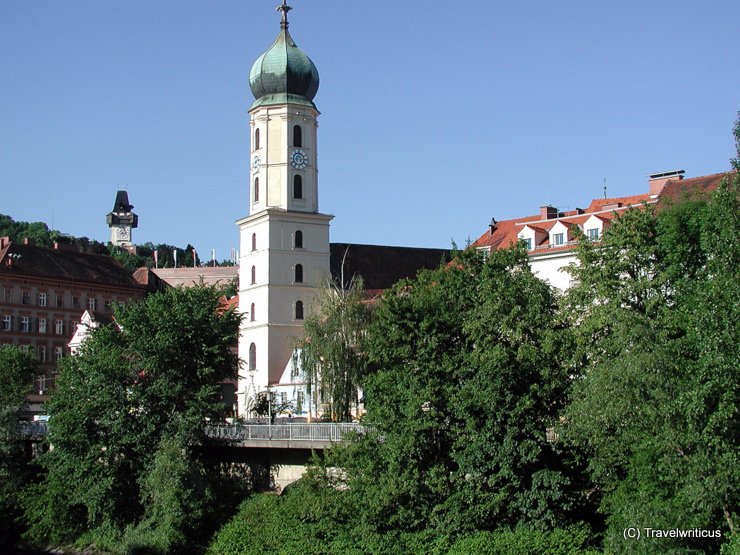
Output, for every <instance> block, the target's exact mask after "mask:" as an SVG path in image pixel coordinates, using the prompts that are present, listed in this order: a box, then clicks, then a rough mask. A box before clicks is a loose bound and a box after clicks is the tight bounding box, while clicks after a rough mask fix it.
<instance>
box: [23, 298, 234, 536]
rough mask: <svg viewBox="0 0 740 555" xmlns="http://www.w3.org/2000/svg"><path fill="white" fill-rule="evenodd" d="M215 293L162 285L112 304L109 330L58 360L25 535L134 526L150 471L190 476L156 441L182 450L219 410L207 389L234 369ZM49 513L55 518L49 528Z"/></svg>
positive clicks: (227, 322)
mask: <svg viewBox="0 0 740 555" xmlns="http://www.w3.org/2000/svg"><path fill="white" fill-rule="evenodd" d="M218 297H219V295H218V292H217V291H215V290H214V289H212V288H205V287H200V288H190V289H168V290H167V291H165V292H163V293H157V294H154V295H151V296H149V297H147V298H146V299H145V300H144V301H141V302H138V303H132V304H128V305H124V306H118V307H117V308H116V312H115V321H116V324H115V325H108V326H101V327H99V328H96V329H95V330H93V331H92V333H91V335H90V337H89V338H88V339H87V340H86V341H85V343H84V344H83V345H82V348H81V351H80V353H79V355H77V356H73V357H68V358H66V359H65V360H64V361H63V363H62V365H61V368H60V374H59V379H58V382H57V385H58V387H57V390H56V391H55V392H54V394H53V395H52V397H51V399H50V401H49V403H48V410H49V415H50V423H51V426H50V436H49V441H50V443H52V444H53V445H54V449H53V450H51V451H50V452H49V453H47V454H45V455H44V456H42V457H41V463H42V465H43V466H44V468H45V469H46V471H47V474H46V477H45V479H44V481H43V482H42V483H41V484H40V485H39V486H38V487H37V488H35V489H34V491H33V493H32V494H31V495H30V496H29V500H28V503H27V518H28V520H29V522H31V523H33V527H32V529H31V534H30V535H31V537H32V538H34V539H36V540H38V541H51V542H54V543H58V542H60V541H68V540H70V539H74V538H75V537H78V536H79V534H80V533H82V532H84V531H86V530H87V531H89V530H94V529H106V528H109V529H110V528H112V529H117V530H122V529H123V528H124V527H126V526H129V525H133V524H135V523H137V522H138V521H140V519H142V517H144V516H145V511H144V506H145V505H146V506H150V505H151V503H149V502H148V501H147V500H148V499H149V500H151V499H155V500H156V497H155V498H152V488H151V487H150V486H146V484H152V483H153V482H152V480H153V479H154V478H151V476H152V475H151V472H153V471H154V470H153V469H157V468H162V466H163V465H165V464H167V463H166V461H172V462H171V464H172V465H173V466H174V468H175V469H176V472H174V474H173V475H174V476H182V477H183V479H186V478H187V479H188V480H189V479H190V478H188V477H189V476H192V474H191V473H190V472H189V471H184V470H181V464H182V461H180V462H178V459H177V458H176V457H175V458H174V459H173V455H172V453H173V452H175V451H174V449H175V448H173V446H172V445H170V444H168V443H166V442H165V443H163V440H164V438H172V440H173V441H176V442H177V445H178V446H181V447H182V448H183V449H184V448H185V447H187V446H189V445H193V444H195V443H198V442H200V441H201V440H202V439H203V437H204V436H203V434H204V425H205V422H206V419H207V418H211V419H219V418H220V417H221V416H222V414H223V412H224V408H225V407H224V406H223V403H222V401H221V399H220V395H219V392H218V388H217V386H216V384H217V382H219V381H221V380H223V379H225V378H227V377H229V376H232V375H233V374H234V373H235V371H236V357H235V356H234V355H233V354H232V352H231V347H232V345H233V344H234V343H235V342H236V338H237V333H238V323H239V318H238V316H237V315H236V314H235V313H234V312H233V311H227V312H220V311H218V310H217V308H218ZM161 449H165V454H164V455H161V456H160V455H159V454H158V453H159V451H160V450H161ZM167 453H169V455H167ZM157 457H159V458H157ZM163 457H164V458H163ZM186 459H187V460H191V459H192V455H190V454H189V455H188V457H187V458H186ZM193 464H195V463H193ZM158 472H159V473H158V474H156V473H155V474H154V476H160V477H161V476H162V471H161V470H160V471H158ZM147 476H150V478H147ZM147 488H148V489H147ZM59 491H65V495H64V496H63V497H61V496H59V495H57V492H59ZM193 491H202V490H198V489H197V488H196V489H195V490H193ZM173 499H176V498H173ZM203 501H204V502H205V498H204V499H203ZM154 506H155V507H157V506H158V505H157V503H154ZM173 510H176V508H173ZM157 511H159V509H157ZM49 513H56V514H57V515H63V518H60V519H59V524H57V523H55V522H50V521H49V519H48V518H47V516H48V514H49ZM157 514H160V513H159V512H157ZM67 515H72V516H71V517H70V519H71V521H72V522H71V523H70V522H65V519H64V517H66V516H67ZM193 517H194V518H195V515H193ZM196 520H197V519H196ZM177 522H180V521H172V520H168V521H166V524H167V525H168V526H174V525H175V524H177ZM177 525H178V526H179V525H182V526H183V527H184V528H182V530H185V531H186V530H192V529H193V528H194V526H195V525H194V523H193V522H192V521H188V523H187V526H185V523H183V522H180V524H177ZM183 533H184V532H183Z"/></svg>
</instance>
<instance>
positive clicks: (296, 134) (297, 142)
mask: <svg viewBox="0 0 740 555" xmlns="http://www.w3.org/2000/svg"><path fill="white" fill-rule="evenodd" d="M293 146H303V130H302V129H301V126H300V125H294V126H293Z"/></svg>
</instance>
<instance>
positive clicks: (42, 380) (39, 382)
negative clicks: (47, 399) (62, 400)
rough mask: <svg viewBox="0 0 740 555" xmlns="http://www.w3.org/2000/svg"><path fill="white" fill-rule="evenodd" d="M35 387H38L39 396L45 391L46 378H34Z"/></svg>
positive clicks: (42, 376) (40, 375) (40, 376)
mask: <svg viewBox="0 0 740 555" xmlns="http://www.w3.org/2000/svg"><path fill="white" fill-rule="evenodd" d="M36 385H38V388H39V394H41V393H43V392H44V391H46V376H45V375H44V374H39V375H38V376H36Z"/></svg>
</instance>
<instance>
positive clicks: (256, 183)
mask: <svg viewBox="0 0 740 555" xmlns="http://www.w3.org/2000/svg"><path fill="white" fill-rule="evenodd" d="M259 201H260V178H259V177H255V178H254V202H259Z"/></svg>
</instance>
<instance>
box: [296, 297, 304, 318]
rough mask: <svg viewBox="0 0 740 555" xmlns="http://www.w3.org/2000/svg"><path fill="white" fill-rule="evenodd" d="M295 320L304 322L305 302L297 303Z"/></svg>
mask: <svg viewBox="0 0 740 555" xmlns="http://www.w3.org/2000/svg"><path fill="white" fill-rule="evenodd" d="M295 319H296V320H303V301H296V302H295Z"/></svg>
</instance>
